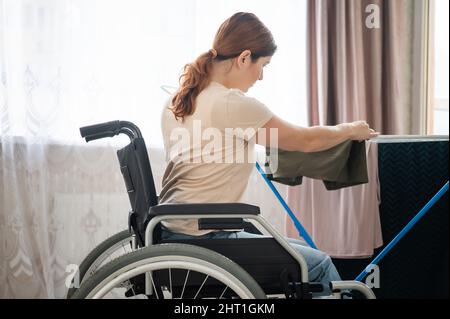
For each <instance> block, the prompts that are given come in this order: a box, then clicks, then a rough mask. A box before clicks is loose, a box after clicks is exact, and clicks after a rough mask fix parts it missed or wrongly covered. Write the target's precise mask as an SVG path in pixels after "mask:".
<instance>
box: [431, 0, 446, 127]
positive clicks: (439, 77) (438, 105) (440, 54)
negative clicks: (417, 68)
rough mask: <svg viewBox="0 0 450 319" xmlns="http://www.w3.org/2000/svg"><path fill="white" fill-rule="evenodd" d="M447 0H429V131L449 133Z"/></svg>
mask: <svg viewBox="0 0 450 319" xmlns="http://www.w3.org/2000/svg"><path fill="white" fill-rule="evenodd" d="M448 10H449V1H448V0H432V2H431V14H430V17H431V19H430V20H431V21H430V23H431V25H430V27H431V28H430V31H431V32H430V33H431V34H430V37H431V39H430V40H431V41H430V47H431V48H430V60H431V61H430V68H431V70H430V85H429V95H430V96H429V111H428V114H429V115H428V116H429V121H428V133H429V134H434V135H448V134H449V108H448V105H449V22H448V20H449V14H448V12H449V11H448Z"/></svg>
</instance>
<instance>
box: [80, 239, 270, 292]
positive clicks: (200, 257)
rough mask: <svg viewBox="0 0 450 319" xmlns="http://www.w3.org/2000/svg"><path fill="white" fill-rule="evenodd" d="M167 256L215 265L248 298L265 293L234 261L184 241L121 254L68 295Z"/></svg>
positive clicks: (94, 288) (165, 259) (98, 284)
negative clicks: (243, 290) (244, 290)
mask: <svg viewBox="0 0 450 319" xmlns="http://www.w3.org/2000/svg"><path fill="white" fill-rule="evenodd" d="M171 260H188V261H189V262H191V264H192V265H194V266H195V265H199V264H200V265H201V267H204V268H205V269H206V268H207V267H212V268H214V267H215V268H217V269H219V272H220V273H221V274H226V275H227V276H229V277H227V282H228V283H226V285H227V286H229V284H230V283H239V284H238V285H239V286H240V287H245V289H246V291H247V293H248V296H250V297H248V298H255V299H265V298H266V294H265V293H264V291H263V290H262V289H261V287H260V286H259V285H258V283H257V282H256V281H255V280H254V279H253V277H251V276H250V275H249V274H248V273H247V272H246V271H245V270H244V269H243V268H242V267H240V266H239V265H238V264H236V263H235V262H233V261H232V260H230V259H228V258H227V257H225V256H223V255H221V254H218V253H216V252H214V251H212V250H209V249H206V248H203V247H199V246H193V245H186V244H160V245H154V246H151V247H145V248H142V249H139V250H136V251H133V252H131V253H129V254H127V255H124V256H121V257H119V258H117V259H115V260H113V261H111V262H110V263H108V264H106V265H105V266H103V267H102V268H101V269H99V270H98V271H97V272H95V273H94V274H93V275H92V276H91V277H90V278H88V279H87V280H86V281H85V282H84V283H83V284H82V285H81V287H80V288H79V289H78V290H77V291H76V292H75V293H74V294H73V295H72V298H73V299H84V298H90V297H91V296H90V294H92V293H95V292H96V291H98V290H99V289H100V288H101V287H104V285H105V284H107V283H108V282H111V280H114V279H115V278H117V277H118V276H119V275H121V274H124V273H126V272H127V271H129V270H135V269H136V266H137V265H150V264H152V263H155V262H161V261H163V262H168V261H171ZM212 268H208V269H212ZM217 269H216V270H217ZM144 273H145V272H144ZM212 278H215V277H212ZM222 282H223V281H222Z"/></svg>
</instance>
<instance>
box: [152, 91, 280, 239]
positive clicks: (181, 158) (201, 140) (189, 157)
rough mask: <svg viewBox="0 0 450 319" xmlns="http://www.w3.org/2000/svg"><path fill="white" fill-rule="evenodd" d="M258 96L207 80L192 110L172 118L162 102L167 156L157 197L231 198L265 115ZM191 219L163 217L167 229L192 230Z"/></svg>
mask: <svg viewBox="0 0 450 319" xmlns="http://www.w3.org/2000/svg"><path fill="white" fill-rule="evenodd" d="M272 116H273V114H272V112H271V111H270V110H269V109H268V108H267V107H266V106H265V105H264V104H262V103H261V102H259V101H258V100H256V99H254V98H250V97H247V96H245V95H244V93H243V92H242V91H241V90H238V89H228V88H226V87H225V86H223V85H222V84H220V83H217V82H211V84H210V85H209V86H208V87H206V88H205V89H204V90H203V91H202V92H201V93H200V94H199V95H198V97H197V99H196V102H195V112H194V114H192V115H190V116H187V117H185V119H184V122H183V123H182V122H181V119H180V120H178V121H176V120H175V116H174V115H173V113H172V112H171V111H170V110H169V109H168V108H167V107H164V109H163V112H162V118H161V120H162V123H161V127H162V133H163V139H164V147H165V151H166V161H167V162H168V165H167V168H166V171H165V173H164V176H163V180H162V190H161V193H160V197H159V198H160V201H159V202H160V203H236V202H240V200H241V197H242V195H243V193H244V191H245V189H246V187H247V182H248V179H249V177H250V174H251V172H252V169H253V168H254V167H255V153H254V148H255V134H256V132H257V130H258V129H259V128H261V127H262V126H264V125H265V124H266V123H267V122H268V121H269V120H270V119H271V118H272ZM197 222H198V221H197V220H196V219H195V220H193V219H177V220H170V221H165V222H163V225H164V226H165V227H167V228H168V229H170V230H172V231H174V232H179V233H185V234H189V235H194V236H200V235H203V234H206V233H209V232H211V230H199V229H198V223H197Z"/></svg>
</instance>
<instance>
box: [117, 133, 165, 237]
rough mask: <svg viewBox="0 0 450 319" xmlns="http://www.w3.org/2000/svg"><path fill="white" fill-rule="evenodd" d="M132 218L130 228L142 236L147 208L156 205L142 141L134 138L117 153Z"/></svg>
mask: <svg viewBox="0 0 450 319" xmlns="http://www.w3.org/2000/svg"><path fill="white" fill-rule="evenodd" d="M117 157H118V159H119V163H120V170H121V172H122V175H123V178H124V181H125V185H126V189H127V192H128V197H129V199H130V204H131V209H132V214H133V215H132V216H130V218H131V226H132V227H136V228H137V229H134V231H135V233H136V234H143V233H144V231H145V222H146V219H147V216H148V211H149V208H150V207H152V206H154V205H157V204H158V197H157V194H156V189H155V184H154V182H153V174H152V169H151V166H150V161H149V158H148V153H147V148H146V146H145V142H144V139H143V138H141V137H138V138H134V139H133V140H132V141H131V143H130V144H128V145H127V146H125V147H124V148H122V149H120V150H118V151H117Z"/></svg>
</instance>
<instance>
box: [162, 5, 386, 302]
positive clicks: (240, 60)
mask: <svg viewBox="0 0 450 319" xmlns="http://www.w3.org/2000/svg"><path fill="white" fill-rule="evenodd" d="M276 48H277V47H276V45H275V43H274V40H273V37H272V34H271V33H270V31H269V30H268V29H267V27H266V26H265V25H264V24H263V23H262V22H261V21H260V20H259V19H258V18H257V17H256V16H255V15H254V14H251V13H242V12H240V13H236V14H234V15H233V16H231V17H230V18H229V19H227V20H226V21H225V22H224V23H223V24H222V25H221V26H220V28H219V30H218V32H217V34H216V37H215V39H214V43H213V47H212V49H211V50H209V51H208V52H206V53H204V54H202V55H201V56H199V57H198V58H197V60H196V61H195V62H193V63H192V64H188V65H186V67H185V72H184V73H183V75H182V76H181V78H180V84H181V85H180V88H179V89H178V91H177V92H176V94H175V95H174V96H173V98H172V100H171V105H170V107H168V108H165V110H164V111H163V115H162V131H163V136H164V143H165V149H166V154H167V159H168V161H169V163H168V166H167V169H166V171H165V174H164V177H163V185H162V186H163V188H162V191H161V193H160V202H161V203H174V202H179V203H183V202H184V203H220V202H222V203H224V202H228V203H233V202H240V199H241V196H242V194H243V193H244V191H245V189H246V186H247V182H248V179H249V177H250V173H251V171H252V170H253V169H254V166H255V164H254V161H251V160H250V159H251V157H252V154H253V150H254V146H255V143H258V144H261V145H265V144H266V143H265V141H266V139H267V140H270V137H269V136H268V135H270V134H273V132H274V131H273V130H277V132H278V140H277V142H278V147H279V148H281V149H284V150H292V151H303V152H313V151H320V150H326V149H328V148H331V147H333V146H335V145H337V144H339V143H341V142H344V141H346V140H349V139H351V140H366V139H370V138H372V137H374V136H377V134H378V133H376V132H374V131H373V130H371V129H370V128H369V126H368V125H367V123H365V122H364V121H358V122H353V123H345V124H340V125H337V126H322V127H320V126H317V127H309V128H302V127H298V126H295V125H292V124H289V123H287V122H285V121H283V120H282V119H280V118H278V117H277V116H276V115H274V114H273V113H272V112H271V111H270V110H269V109H268V108H267V107H266V106H265V105H264V104H262V103H261V102H259V101H258V100H256V99H254V98H250V97H247V96H246V95H245V94H244V93H246V92H247V91H248V90H249V89H250V87H252V86H253V84H255V82H256V81H258V80H262V79H263V69H264V67H265V66H266V65H267V64H269V63H270V60H271V59H272V56H273V55H274V53H275V51H276ZM211 128H212V129H213V130H211ZM262 129H265V130H262ZM208 130H209V131H208ZM230 131H232V132H233V133H236V132H237V133H236V134H231V133H230ZM199 132H200V133H199ZM205 133H206V134H205ZM266 133H267V134H266ZM199 134H200V136H201V137H202V138H199ZM195 135H196V136H197V139H195V138H194V140H192V136H194V137H195ZM180 136H181V143H180V139H179V138H178V139H177V138H176V137H180ZM211 136H213V137H215V141H214V143H211V142H208V138H207V137H211ZM230 140H231V141H233V143H230ZM227 142H228V143H227ZM239 143H240V145H242V146H243V147H241V148H239V149H238V148H237V147H235V144H239ZM211 144H213V145H211ZM211 151H213V153H214V155H213V156H212V157H211V156H210V155H211ZM249 154H250V155H249ZM238 159H240V160H238ZM162 236H163V238H165V239H184V238H192V237H195V238H205V239H206V238H248V237H257V236H258V235H255V234H251V233H246V232H243V231H229V230H228V231H211V230H199V229H198V223H197V220H186V219H184V220H174V221H166V222H163V232H162ZM288 240H289V242H290V243H291V245H292V246H293V247H294V248H295V249H296V250H298V251H299V252H300V253H301V254H302V255H303V257H304V258H305V260H306V262H307V264H308V271H309V276H310V277H309V278H310V281H314V282H321V283H323V284H324V287H325V290H326V291H325V292H326V293H329V291H327V288H328V283H329V282H330V281H333V280H340V276H339V274H338V272H337V271H336V268H335V267H334V265H333V263H332V262H331V259H330V257H329V256H327V255H326V254H325V253H323V252H320V251H318V250H315V249H312V248H310V247H307V246H306V245H305V244H304V243H303V242H302V241H299V240H295V239H288Z"/></svg>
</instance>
